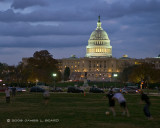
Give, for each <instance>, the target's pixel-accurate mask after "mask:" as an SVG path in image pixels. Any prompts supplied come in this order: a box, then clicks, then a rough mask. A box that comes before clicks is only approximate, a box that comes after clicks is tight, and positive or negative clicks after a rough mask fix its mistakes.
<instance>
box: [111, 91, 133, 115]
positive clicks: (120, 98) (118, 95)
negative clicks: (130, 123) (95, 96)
mask: <svg viewBox="0 0 160 128" xmlns="http://www.w3.org/2000/svg"><path fill="white" fill-rule="evenodd" d="M113 99H116V100H118V102H119V104H120V106H121V107H122V109H123V113H122V115H125V114H126V113H127V116H128V117H129V116H130V114H129V111H128V108H127V105H126V99H125V98H124V96H123V95H122V93H121V92H120V90H119V91H118V92H117V93H115V94H114V96H113Z"/></svg>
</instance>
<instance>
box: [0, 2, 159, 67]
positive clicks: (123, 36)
mask: <svg viewBox="0 0 160 128" xmlns="http://www.w3.org/2000/svg"><path fill="white" fill-rule="evenodd" d="M98 15H100V16H101V22H102V27H103V29H104V30H105V31H106V32H107V33H108V36H109V38H110V40H111V45H112V47H113V49H112V50H113V53H112V55H113V57H116V58H119V57H121V56H122V55H124V54H127V55H128V56H129V57H132V58H146V57H156V56H158V54H160V0H0V62H3V63H7V64H9V65H13V64H14V65H17V64H18V63H19V62H20V61H21V59H22V57H31V56H32V55H33V53H34V52H35V51H39V50H44V49H46V50H48V51H49V52H50V53H51V54H52V55H53V57H54V58H67V57H70V56H71V55H73V54H75V55H76V56H77V57H84V56H85V52H86V45H88V39H89V37H90V34H91V33H92V31H94V30H95V28H96V25H97V20H98Z"/></svg>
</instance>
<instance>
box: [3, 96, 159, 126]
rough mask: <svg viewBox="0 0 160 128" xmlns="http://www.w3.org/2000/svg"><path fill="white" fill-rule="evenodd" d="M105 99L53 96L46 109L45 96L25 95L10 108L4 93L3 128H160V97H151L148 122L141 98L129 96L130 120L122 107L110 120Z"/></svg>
mask: <svg viewBox="0 0 160 128" xmlns="http://www.w3.org/2000/svg"><path fill="white" fill-rule="evenodd" d="M103 96H104V94H86V96H84V95H83V94H67V93H59V94H58V93H53V94H51V96H50V100H49V102H48V104H47V105H45V104H44V100H43V96H42V94H37V93H22V94H18V95H17V96H16V97H15V98H12V99H11V103H10V104H6V103H5V99H4V94H3V93H1V94H0V128H57V127H58V128H99V127H101V128H103V127H108V128H160V97H159V96H150V99H151V102H152V106H151V113H152V115H153V117H154V119H153V120H147V119H146V118H145V116H144V114H143V105H144V104H140V96H139V95H125V97H126V99H127V105H128V108H129V111H130V114H131V116H130V117H129V118H127V117H125V116H121V110H120V107H119V105H118V103H117V104H116V111H117V116H116V117H113V116H112V115H109V116H106V115H105V111H107V110H108V101H107V99H105V98H103ZM7 119H10V122H7ZM45 119H48V120H45ZM8 121H9V120H8ZM13 121H16V122H13ZM20 121H22V122H20ZM32 121H33V122H32ZM45 121H46V122H45ZM47 121H48V122H47Z"/></svg>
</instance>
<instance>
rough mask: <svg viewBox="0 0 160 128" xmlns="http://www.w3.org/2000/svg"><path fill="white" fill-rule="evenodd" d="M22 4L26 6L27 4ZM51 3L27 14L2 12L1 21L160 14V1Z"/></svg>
mask: <svg viewBox="0 0 160 128" xmlns="http://www.w3.org/2000/svg"><path fill="white" fill-rule="evenodd" d="M19 1H21V0H18V2H19ZM22 1H23V0H22ZM24 1H26V0H24ZM27 1H28V0H27ZM38 1H39V0H38ZM56 2H57V3H56ZM20 3H21V2H20ZM22 3H23V4H24V3H25V2H22ZM50 3H51V4H50V7H49V8H40V9H37V10H34V11H32V12H31V13H27V14H22V13H15V12H13V10H12V9H9V10H6V11H5V12H0V20H1V21H4V22H14V21H23V22H28V21H30V22H37V21H87V20H95V19H96V18H97V17H96V16H97V15H99V14H101V15H102V16H103V17H104V19H111V18H117V17H123V16H128V15H139V14H141V13H144V14H147V13H151V12H160V1H158V0H150V1H147V0H140V1H138V0H135V1H133V2H131V3H130V4H129V5H124V4H123V3H120V2H115V3H111V4H109V3H107V2H105V1H98V0H95V1H93V2H91V1H90V0H89V1H81V2H80V1H77V0H76V1H73V0H72V1H67V2H66V1H64V2H63V1H62V2H61V1H59V2H58V1H52V2H51V1H50Z"/></svg>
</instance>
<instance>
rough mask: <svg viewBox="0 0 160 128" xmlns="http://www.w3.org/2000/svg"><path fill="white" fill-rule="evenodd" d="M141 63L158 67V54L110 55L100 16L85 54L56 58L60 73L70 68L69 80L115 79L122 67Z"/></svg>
mask: <svg viewBox="0 0 160 128" xmlns="http://www.w3.org/2000/svg"><path fill="white" fill-rule="evenodd" d="M22 62H23V63H24V65H27V58H23V59H22ZM142 63H152V64H154V65H155V68H157V69H160V56H159V57H157V58H146V59H134V58H129V57H128V55H123V56H122V57H121V58H119V59H117V58H114V57H112V46H111V45H110V40H109V37H108V35H107V33H106V32H105V31H104V30H103V29H102V27H101V22H100V17H99V19H98V22H97V28H96V30H94V31H93V32H92V33H91V36H90V38H89V40H88V45H87V47H86V56H85V57H84V58H77V57H76V56H75V55H72V56H71V57H70V58H65V59H59V60H58V65H59V70H60V72H61V73H62V74H64V70H65V68H66V67H69V68H70V79H71V80H84V78H85V77H87V79H88V80H91V81H115V80H116V77H117V75H119V73H121V72H122V71H123V69H124V68H126V67H129V66H132V65H137V64H142Z"/></svg>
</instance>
